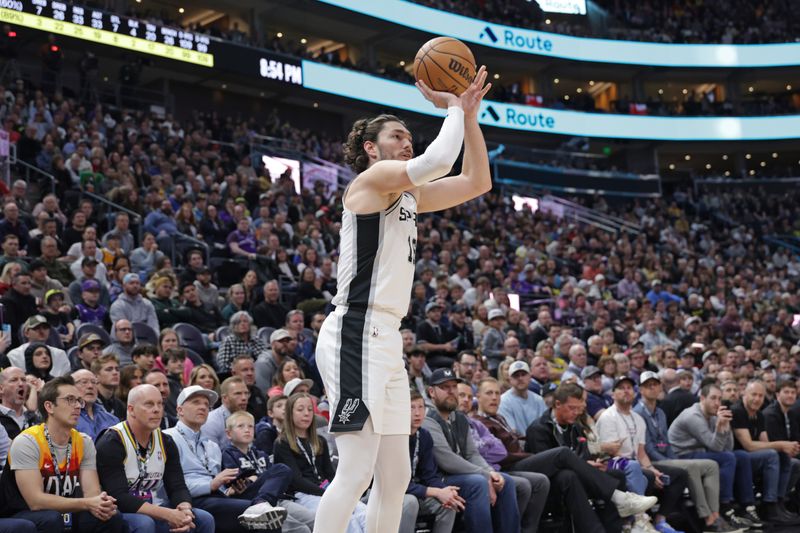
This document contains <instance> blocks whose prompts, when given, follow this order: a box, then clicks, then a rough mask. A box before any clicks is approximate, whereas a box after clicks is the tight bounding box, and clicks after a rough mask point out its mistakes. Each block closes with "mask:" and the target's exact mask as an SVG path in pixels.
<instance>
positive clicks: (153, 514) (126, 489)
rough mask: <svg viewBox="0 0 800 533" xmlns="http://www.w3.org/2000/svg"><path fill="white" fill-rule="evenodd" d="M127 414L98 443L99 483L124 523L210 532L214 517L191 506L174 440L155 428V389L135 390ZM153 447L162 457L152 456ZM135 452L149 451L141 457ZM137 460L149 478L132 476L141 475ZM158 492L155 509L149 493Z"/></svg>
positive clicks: (144, 527) (157, 402)
mask: <svg viewBox="0 0 800 533" xmlns="http://www.w3.org/2000/svg"><path fill="white" fill-rule="evenodd" d="M127 413H128V417H127V419H126V420H125V421H124V422H120V423H119V424H117V425H115V426H112V428H111V429H110V430H108V431H106V432H105V433H104V434H103V436H102V437H101V438H100V440H99V441H98V443H97V467H98V471H99V472H100V481H101V483H102V485H103V487H104V488H105V489H106V490H107V491H108V494H109V495H110V496H111V497H112V498H115V499H116V502H117V505H118V507H119V510H120V512H121V513H122V516H123V519H124V520H125V522H126V523H127V524H128V526H129V527H130V528H131V529H132V530H135V531H138V530H143V531H156V528H159V529H164V528H168V529H181V528H188V529H194V530H195V531H196V532H197V533H213V531H214V518H213V517H212V516H211V515H210V514H209V513H207V512H206V511H203V510H202V509H198V508H196V507H194V508H193V507H192V497H191V494H190V493H189V490H188V489H187V488H186V482H185V480H184V476H183V471H182V469H181V457H180V452H179V451H178V447H177V446H176V444H175V441H174V440H173V439H172V437H171V436H169V435H164V434H162V433H161V430H160V429H159V424H160V422H161V415H162V414H163V405H162V403H161V395H160V394H159V391H158V390H157V389H156V388H155V387H153V386H152V385H139V386H138V387H134V388H133V389H132V390H131V392H130V394H129V396H128V412H127ZM151 447H153V448H154V449H151ZM155 447H158V449H159V451H160V452H161V453H153V452H155V451H156V450H155ZM140 448H141V449H142V450H147V451H148V453H146V455H144V457H142V456H141V455H140V453H139V451H140ZM142 459H144V463H145V464H144V466H145V467H146V468H147V472H148V475H147V476H146V477H145V476H141V475H139V476H137V475H135V474H133V475H131V474H130V473H133V472H139V471H140V469H141V468H142V467H141V466H139V462H140V461H142ZM161 490H164V491H165V492H166V496H167V500H166V501H164V502H163V504H162V505H159V504H158V503H155V502H156V500H154V495H155V494H156V493H158V492H159V491H161Z"/></svg>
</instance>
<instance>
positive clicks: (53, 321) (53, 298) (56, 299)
mask: <svg viewBox="0 0 800 533" xmlns="http://www.w3.org/2000/svg"><path fill="white" fill-rule="evenodd" d="M41 313H42V316H43V317H45V318H46V319H47V322H48V323H50V328H51V329H52V330H55V332H56V333H57V334H58V336H59V338H60V339H61V343H62V344H63V345H64V346H69V345H71V344H72V343H73V342H74V339H73V337H74V335H75V324H73V323H72V317H71V315H72V314H73V313H72V307H71V306H69V305H67V304H65V303H64V292H63V291H61V290H58V289H50V290H49V291H47V294H45V298H44V305H43V306H42V311H41Z"/></svg>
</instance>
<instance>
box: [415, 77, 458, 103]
mask: <svg viewBox="0 0 800 533" xmlns="http://www.w3.org/2000/svg"><path fill="white" fill-rule="evenodd" d="M415 85H416V86H417V89H419V92H421V93H422V96H424V97H425V99H426V100H428V101H429V102H431V103H432V104H433V105H434V106H435V107H437V108H439V109H447V108H448V107H450V106H458V107H461V99H460V98H459V97H458V96H456V95H455V94H453V93H448V92H445V91H434V90H433V89H431V88H430V87H428V86H427V85H425V82H423V81H421V80H420V81H418V82H417V83H415Z"/></svg>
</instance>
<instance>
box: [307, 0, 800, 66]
mask: <svg viewBox="0 0 800 533" xmlns="http://www.w3.org/2000/svg"><path fill="white" fill-rule="evenodd" d="M318 1H319V2H322V3H325V4H329V5H331V6H335V7H340V8H342V9H347V10H349V11H353V12H355V13H361V14H362V15H367V16H370V17H373V18H377V19H381V20H385V21H387V22H391V23H393V24H397V25H400V26H405V27H407V28H412V29H415V30H419V31H424V32H427V33H430V34H432V35H447V36H450V37H455V38H456V39H460V40H462V41H465V42H470V43H475V44H479V45H483V46H488V47H490V48H495V49H498V50H506V51H509V52H517V53H523V54H533V55H540V56H545V57H552V58H558V59H570V60H574V61H586V62H591V63H615V64H629V65H646V66H653V67H690V68H759V67H780V66H796V65H800V43H778V44H739V45H736V44H664V43H648V42H642V41H621V40H610V39H592V38H586V37H571V36H569V35H562V34H558V33H549V32H544V31H535V30H529V29H525V28H515V27H513V26H505V25H502V24H495V23H493V22H486V21H483V20H479V19H475V18H470V17H465V16H462V15H456V14H453V13H448V12H446V11H442V10H439V9H433V8H430V7H427V6H422V5H419V4H414V3H412V2H408V1H404V0H380V1H378V2H376V1H375V0H318ZM420 44H422V43H420Z"/></svg>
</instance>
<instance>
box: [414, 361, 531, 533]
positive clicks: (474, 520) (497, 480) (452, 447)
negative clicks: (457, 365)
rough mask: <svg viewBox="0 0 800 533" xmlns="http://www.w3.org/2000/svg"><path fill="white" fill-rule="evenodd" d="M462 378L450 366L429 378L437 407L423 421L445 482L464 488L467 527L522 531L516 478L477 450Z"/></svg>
mask: <svg viewBox="0 0 800 533" xmlns="http://www.w3.org/2000/svg"><path fill="white" fill-rule="evenodd" d="M458 383H459V378H458V377H457V376H456V374H455V372H453V370H452V369H450V368H437V369H436V370H434V371H433V373H432V374H431V375H430V378H429V379H428V396H429V397H430V399H431V401H433V405H434V407H433V409H430V410H428V415H427V416H426V417H425V420H424V421H423V422H422V427H423V428H425V429H426V430H427V431H428V432H429V433H430V434H431V437H432V438H433V455H434V458H435V459H436V463H437V465H438V466H439V470H440V471H441V472H442V473H443V474H444V484H445V485H454V486H457V487H459V488H460V495H461V497H463V498H464V500H466V503H465V509H464V524H465V526H466V530H467V531H476V532H488V531H495V532H496V533H510V532H518V531H519V528H520V515H519V508H518V507H517V497H516V493H515V491H516V487H515V485H514V481H513V480H512V479H511V477H510V476H509V475H508V474H504V473H500V472H497V471H496V470H495V469H494V468H493V467H492V466H490V465H489V464H488V463H487V462H486V460H485V459H484V458H483V457H481V455H480V453H478V450H477V448H476V446H475V442H474V440H473V439H472V437H471V436H470V424H469V420H468V419H467V416H466V415H465V414H464V413H462V412H460V411H459V410H458ZM487 480H488V481H489V482H490V483H491V487H492V489H493V491H494V493H495V494H496V496H497V499H496V501H495V503H494V505H492V504H491V503H490V501H489V494H488V493H487V492H486V483H487ZM493 524H494V526H495V527H493Z"/></svg>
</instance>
